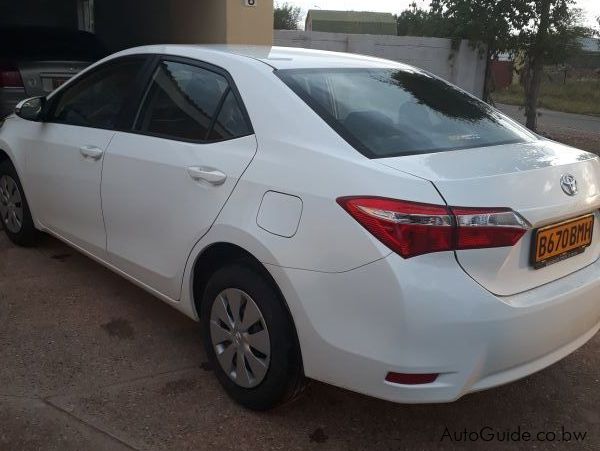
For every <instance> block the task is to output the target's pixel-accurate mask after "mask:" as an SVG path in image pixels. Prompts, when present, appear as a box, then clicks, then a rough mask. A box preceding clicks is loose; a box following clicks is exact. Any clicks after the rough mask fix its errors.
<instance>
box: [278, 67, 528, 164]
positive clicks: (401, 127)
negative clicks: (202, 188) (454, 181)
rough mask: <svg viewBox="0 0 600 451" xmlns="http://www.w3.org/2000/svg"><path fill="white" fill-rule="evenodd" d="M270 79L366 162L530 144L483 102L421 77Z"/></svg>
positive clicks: (312, 74)
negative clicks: (280, 82)
mask: <svg viewBox="0 0 600 451" xmlns="http://www.w3.org/2000/svg"><path fill="white" fill-rule="evenodd" d="M276 73H277V75H278V76H279V77H280V78H281V79H282V80H283V81H284V83H286V84H287V85H288V86H289V87H290V88H291V89H292V90H293V91H294V92H296V94H298V95H299V96H300V97H301V98H302V99H303V100H304V101H305V102H306V103H307V104H308V105H309V106H310V107H311V108H313V109H314V110H315V111H316V112H317V113H318V114H319V115H320V116H321V117H322V118H323V119H324V120H325V121H326V122H327V123H328V124H329V125H330V126H331V127H332V128H333V129H334V130H336V131H337V132H338V133H339V134H340V135H341V136H342V137H343V138H344V139H346V141H348V143H350V144H351V145H353V146H354V147H355V148H356V149H357V150H358V151H359V152H361V153H362V154H363V155H365V156H366V157H369V158H385V157H393V156H401V155H411V154H419V153H431V152H441V151H448V150H455V149H464V148H469V147H483V146H491V145H497V144H507V143H516V142H523V141H531V140H535V139H536V138H535V135H533V134H531V133H530V132H528V131H527V130H525V129H524V128H523V127H520V126H519V125H516V124H514V123H513V122H512V121H509V120H507V119H506V118H505V117H504V116H502V115H500V114H499V113H497V112H496V111H495V110H493V109H492V108H490V107H489V106H488V105H487V104H485V103H483V102H481V101H479V100H477V99H475V98H474V97H471V96H470V95H468V94H466V93H464V92H462V91H460V90H458V89H456V88H454V87H452V86H451V85H449V84H448V83H446V82H444V81H443V80H440V79H438V78H436V77H434V76H432V75H430V74H428V73H425V72H421V71H417V70H414V71H410V70H399V69H308V70H306V69H301V70H300V69H295V70H294V69H292V70H279V71H277V72H276Z"/></svg>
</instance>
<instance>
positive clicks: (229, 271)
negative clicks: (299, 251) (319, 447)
mask: <svg viewBox="0 0 600 451" xmlns="http://www.w3.org/2000/svg"><path fill="white" fill-rule="evenodd" d="M201 319H202V325H203V334H204V345H205V347H206V352H207V354H208V357H209V359H210V360H211V363H212V365H213V368H214V369H215V373H216V375H217V378H218V379H219V382H220V383H221V385H222V386H223V387H224V388H225V390H226V391H227V393H228V394H229V396H231V397H232V398H233V399H234V400H235V401H237V402H238V403H240V404H242V405H243V406H245V407H247V408H250V409H254V410H267V409H270V408H273V407H275V406H277V405H279V404H282V403H284V402H287V401H290V400H292V399H293V398H295V397H296V396H297V395H298V394H299V393H300V392H301V391H302V388H303V387H304V376H303V373H302V364H301V358H300V352H299V349H298V345H297V344H296V338H295V332H294V328H293V325H292V323H291V319H290V317H289V314H288V313H287V311H286V309H285V307H284V305H283V303H282V301H281V299H280V296H279V294H278V293H277V291H276V290H275V289H274V287H273V286H272V284H271V282H270V281H269V280H267V278H266V277H264V276H263V275H262V274H261V273H260V271H258V270H256V269H255V268H253V267H252V266H251V265H245V264H232V265H230V266H227V267H224V268H221V269H219V270H217V271H216V272H215V273H214V274H213V275H212V277H211V278H210V280H209V282H208V284H207V286H206V290H205V291H204V296H203V299H202V306H201Z"/></svg>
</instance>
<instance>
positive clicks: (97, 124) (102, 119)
mask: <svg viewBox="0 0 600 451" xmlns="http://www.w3.org/2000/svg"><path fill="white" fill-rule="evenodd" d="M143 62H144V59H143V58H139V59H138V58H131V59H127V60H122V61H117V62H114V63H109V64H107V65H105V66H101V67H99V68H97V69H94V70H93V71H92V72H90V73H89V74H86V75H84V76H83V78H82V79H80V80H77V81H75V82H74V84H72V85H70V86H67V87H65V89H64V90H63V91H61V92H60V94H58V96H59V97H58V99H57V101H56V103H55V104H54V105H55V106H54V108H53V110H54V111H53V113H52V114H51V115H50V120H51V121H54V122H60V123H64V124H70V125H79V126H82V127H93V128H105V129H113V128H114V127H115V126H116V124H117V120H118V118H119V115H120V113H121V109H122V108H123V106H124V103H125V101H126V99H127V97H128V95H129V93H130V92H131V89H132V88H133V87H134V85H135V80H136V77H137V76H138V74H139V72H140V69H141V67H142V65H143Z"/></svg>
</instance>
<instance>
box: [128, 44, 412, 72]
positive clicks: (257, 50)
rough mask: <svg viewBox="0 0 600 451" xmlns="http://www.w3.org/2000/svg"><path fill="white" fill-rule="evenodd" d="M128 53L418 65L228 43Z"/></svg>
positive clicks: (296, 63)
mask: <svg viewBox="0 0 600 451" xmlns="http://www.w3.org/2000/svg"><path fill="white" fill-rule="evenodd" d="M128 53H158V54H172V55H179V56H187V57H190V58H198V59H202V58H206V57H209V56H210V55H211V54H213V55H214V56H217V55H218V54H221V55H223V54H226V55H232V56H237V57H239V58H240V59H246V58H250V59H253V60H258V61H261V62H263V63H265V64H267V65H268V66H271V67H272V68H275V69H308V68H337V67H340V68H349V67H357V68H361V67H364V68H368V67H372V68H375V67H379V68H396V69H404V70H416V68H414V67H411V66H409V65H406V64H402V63H399V62H396V61H390V60H386V59H382V58H375V57H371V56H366V55H357V54H353V53H342V52H330V51H325V50H314V49H304V48H297V47H277V46H259V45H226V44H207V45H196V44H165V45H151V46H143V47H136V48H133V49H128V50H125V51H123V52H120V53H119V55H123V54H128ZM209 62H210V61H209Z"/></svg>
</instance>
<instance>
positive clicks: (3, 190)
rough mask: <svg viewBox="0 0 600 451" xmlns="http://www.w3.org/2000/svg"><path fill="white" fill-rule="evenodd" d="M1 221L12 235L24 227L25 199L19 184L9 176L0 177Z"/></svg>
mask: <svg viewBox="0 0 600 451" xmlns="http://www.w3.org/2000/svg"><path fill="white" fill-rule="evenodd" d="M0 221H2V224H3V226H4V227H6V228H7V229H8V230H9V231H10V232H12V233H19V232H20V231H21V228H22V227H23V199H22V197H21V192H20V191H19V187H18V185H17V182H15V181H14V179H13V178H12V177H10V176H8V175H3V176H2V177H0Z"/></svg>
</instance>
